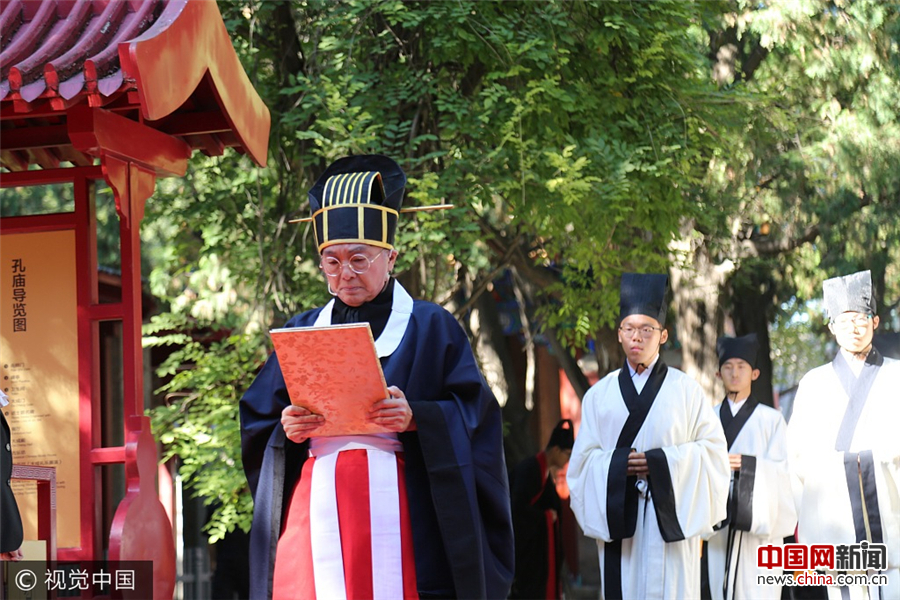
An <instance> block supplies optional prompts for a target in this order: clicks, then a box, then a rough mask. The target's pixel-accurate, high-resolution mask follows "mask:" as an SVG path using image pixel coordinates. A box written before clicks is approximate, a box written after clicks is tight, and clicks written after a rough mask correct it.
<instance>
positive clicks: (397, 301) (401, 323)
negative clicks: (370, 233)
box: [313, 281, 413, 358]
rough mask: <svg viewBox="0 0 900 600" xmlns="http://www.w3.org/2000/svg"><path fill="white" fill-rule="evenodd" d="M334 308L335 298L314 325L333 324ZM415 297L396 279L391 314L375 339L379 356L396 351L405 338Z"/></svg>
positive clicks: (323, 309) (326, 306)
mask: <svg viewBox="0 0 900 600" xmlns="http://www.w3.org/2000/svg"><path fill="white" fill-rule="evenodd" d="M333 310H334V298H332V299H331V301H330V302H329V303H328V304H326V305H325V306H324V307H322V311H321V312H320V313H319V316H318V317H316V322H315V323H313V326H314V327H323V326H326V325H331V314H332V311H333ZM412 310H413V299H412V296H410V295H409V292H407V291H406V290H405V289H404V288H403V286H402V285H400V282H399V281H394V297H393V299H392V301H391V316H390V317H388V322H387V324H386V325H385V326H384V331H382V332H381V335H379V336H378V339H376V340H375V353H376V354H377V355H378V358H384V357H385V356H390V355H391V354H393V353H394V351H395V350H396V349H397V347H398V346H400V342H401V341H402V340H403V334H405V333H406V328H407V326H408V325H409V319H410V317H411V316H412Z"/></svg>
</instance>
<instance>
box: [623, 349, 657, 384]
mask: <svg viewBox="0 0 900 600" xmlns="http://www.w3.org/2000/svg"><path fill="white" fill-rule="evenodd" d="M658 360H659V352H657V353H656V356H654V357H653V360H651V361H650V364H649V365H647V368H646V369H644V372H643V373H641V374H640V375H639V374H638V372H637V371H636V370H635V369H634V367H632V366H631V363H630V362H628V361H627V360H626V361H625V364H626V365H628V372H629V373H630V374H631V378H632V379H634V378H635V377H640V378H644V377H650V372H651V371H652V370H653V367H655V366H656V361H658Z"/></svg>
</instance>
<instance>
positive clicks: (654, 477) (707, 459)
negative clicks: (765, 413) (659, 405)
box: [646, 386, 731, 542]
mask: <svg viewBox="0 0 900 600" xmlns="http://www.w3.org/2000/svg"><path fill="white" fill-rule="evenodd" d="M692 396H693V397H692V400H691V403H690V406H691V407H692V412H693V414H692V415H691V424H692V427H691V436H690V437H691V439H692V440H693V441H690V442H686V443H683V444H678V445H675V446H667V447H663V448H658V449H654V450H649V451H647V452H646V455H647V464H648V466H649V468H650V476H649V479H650V487H651V493H652V495H653V505H654V508H655V509H656V515H657V521H658V522H659V525H660V531H661V532H662V534H663V538H664V539H665V540H666V541H667V542H669V541H677V540H679V539H687V538H691V537H694V536H698V535H699V536H704V537H708V536H709V535H711V534H712V532H713V526H714V525H715V524H716V523H718V522H720V521H722V520H723V519H724V518H725V517H726V515H727V512H728V509H727V503H728V488H729V484H730V482H731V470H730V467H729V462H728V449H727V445H726V442H725V434H724V432H723V431H722V424H721V422H720V421H719V419H718V418H717V416H716V413H715V411H714V410H713V408H712V406H711V405H710V403H709V401H708V400H707V399H706V398H705V397H704V395H703V392H702V390H701V389H700V387H699V386H697V387H696V389H695V390H694V391H693V392H692Z"/></svg>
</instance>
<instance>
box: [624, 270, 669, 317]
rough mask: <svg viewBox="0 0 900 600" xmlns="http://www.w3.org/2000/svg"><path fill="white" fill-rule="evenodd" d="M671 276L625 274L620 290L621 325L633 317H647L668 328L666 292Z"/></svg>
mask: <svg viewBox="0 0 900 600" xmlns="http://www.w3.org/2000/svg"><path fill="white" fill-rule="evenodd" d="M668 288H669V276H668V275H663V274H659V273H623V274H622V284H621V286H620V288H619V323H621V322H622V320H623V319H625V317H628V316H631V315H646V316H648V317H652V318H654V319H656V320H657V321H659V326H660V327H665V326H666V311H667V307H666V291H667V290H668Z"/></svg>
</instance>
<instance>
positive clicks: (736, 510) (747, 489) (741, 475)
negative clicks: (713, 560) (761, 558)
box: [703, 396, 759, 598]
mask: <svg viewBox="0 0 900 600" xmlns="http://www.w3.org/2000/svg"><path fill="white" fill-rule="evenodd" d="M757 406H759V401H757V400H756V398H754V397H753V396H750V397H749V398H747V400H745V401H744V404H743V406H741V408H740V409H738V411H737V414H736V415H734V414H732V413H731V406H729V404H728V399H727V398H726V399H724V400H722V405H721V406H720V407H719V420H720V421H721V422H722V429H723V430H724V431H725V441H726V443H727V445H728V450H729V452H730V451H731V447H732V446H733V445H734V441H735V440H736V439H737V436H738V434H739V433H740V432H741V430H742V429H743V428H744V425H746V424H747V421H748V420H749V419H750V417H751V416H752V415H753V411H754V410H756V407H757ZM755 483H756V457H755V456H751V455H748V454H742V455H741V468H740V470H738V471H735V472H734V473H732V475H731V488H730V489H729V491H728V513H727V515H726V516H725V520H724V521H722V522H720V523H718V524H717V525H715V526H714V527H713V529H714V530H715V531H719V530H721V529H724V528H725V527H729V526H730V528H729V530H728V532H727V538H726V540H727V541H726V544H727V545H726V547H725V548H726V549H725V579H724V581H723V583H722V597H723V598H734V589H732V591H731V594H730V595H729V593H728V582H729V581H730V580H731V576H730V575H731V572H732V571H737V565H735V566H734V568H733V569H732V565H731V560H732V558H733V554H734V540H735V532H737V531H750V528H751V527H752V526H753V487H754V485H755ZM742 542H743V538H741V540H740V541H739V543H738V550H739V551H740V544H741V543H742ZM706 561H707V557H706V554H705V553H704V556H703V562H706ZM734 582H735V585H736V584H737V574H735V578H734Z"/></svg>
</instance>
